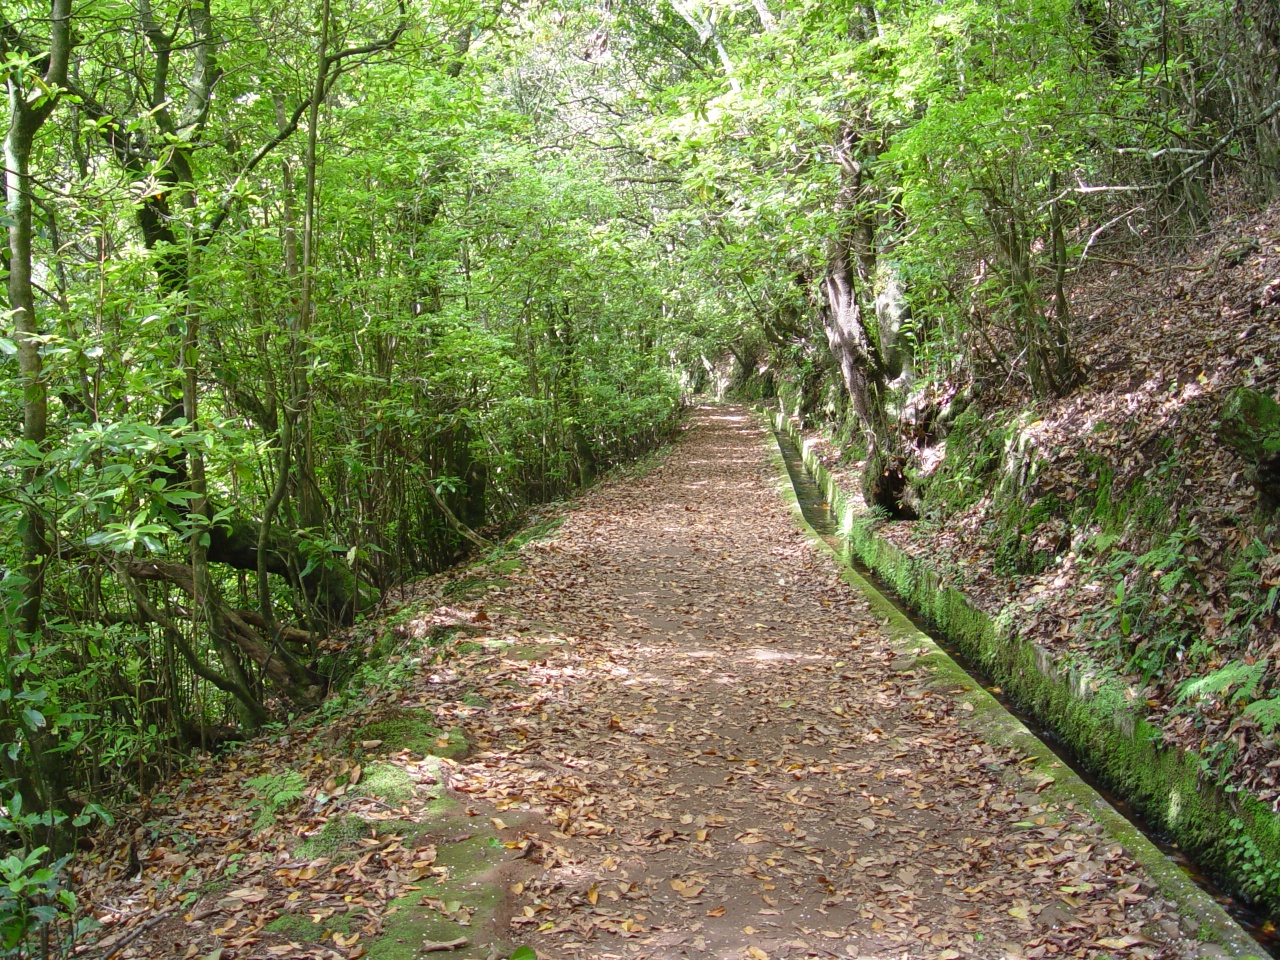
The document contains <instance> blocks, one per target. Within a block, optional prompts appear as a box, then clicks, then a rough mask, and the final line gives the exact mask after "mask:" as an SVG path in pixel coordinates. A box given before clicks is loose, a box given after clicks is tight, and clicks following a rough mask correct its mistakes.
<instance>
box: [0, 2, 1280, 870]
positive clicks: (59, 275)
mask: <svg viewBox="0 0 1280 960" xmlns="http://www.w3.org/2000/svg"><path fill="white" fill-rule="evenodd" d="M0 49H2V50H3V54H4V71H5V83H6V90H7V93H8V96H7V99H6V105H5V110H6V111H7V121H6V124H5V130H6V134H5V143H4V155H5V170H6V173H5V211H6V212H5V219H4V227H5V230H6V231H7V235H8V244H7V246H6V251H5V253H4V263H3V269H4V271H5V273H6V276H7V292H8V298H9V307H8V311H7V314H6V316H7V329H6V331H5V334H4V337H3V339H0V364H2V365H3V366H2V369H0V413H2V414H3V416H4V417H5V419H6V421H7V423H8V428H7V429H6V430H5V431H4V440H3V446H2V447H0V485H2V491H3V496H2V497H0V527H2V529H3V535H2V536H0V551H2V553H0V569H2V570H3V579H2V580H0V605H2V609H3V618H4V638H5V643H6V651H5V671H6V676H5V680H4V683H3V684H0V743H4V744H5V745H6V746H5V749H4V750H3V751H0V762H2V763H3V765H4V771H3V776H2V777H0V779H2V780H3V781H5V782H6V783H7V787H6V791H5V793H6V795H7V796H13V795H19V796H21V797H22V798H23V799H22V803H21V804H19V805H18V806H17V807H16V808H15V807H14V806H13V805H12V804H11V805H10V807H9V810H10V814H11V815H12V817H17V810H19V809H25V810H27V811H29V814H28V818H27V820H25V821H22V824H20V826H22V829H24V830H26V831H27V832H28V834H29V839H30V841H31V844H32V845H34V844H36V843H37V842H38V843H41V844H43V845H45V846H48V847H51V848H53V849H54V850H55V851H58V852H61V851H63V850H66V849H68V846H69V844H70V843H71V840H72V837H73V831H71V830H70V829H68V827H69V825H70V824H69V822H68V821H67V820H66V818H68V817H76V820H77V822H79V823H81V824H83V823H84V822H85V816H86V814H85V811H89V812H90V813H93V812H95V811H97V810H98V809H99V808H98V807H97V804H98V802H99V801H105V800H107V799H109V798H114V797H121V796H130V795H134V796H136V795H140V794H143V793H145V791H146V789H147V785H148V783H150V782H152V781H153V780H154V778H155V777H156V776H158V775H160V774H161V773H162V772H163V771H164V770H166V769H167V768H169V767H170V766H172V764H173V763H175V762H176V760H177V758H179V757H181V756H182V755H184V754H185V753H186V752H188V751H190V750H191V749H194V748H198V747H208V746H212V745H216V744H218V743H220V742H223V741H225V740H229V739H236V738H240V737H242V736H244V735H246V734H247V733H248V732H251V731H253V730H255V729H259V728H261V727H262V726H263V725H265V724H269V723H272V722H277V721H280V720H283V719H285V718H287V717H289V716H290V715H293V714H296V713H298V712H301V711H306V710H310V709H313V708H315V707H316V706H317V705H318V704H319V703H320V702H321V701H322V700H323V698H324V697H325V695H326V693H327V692H328V691H329V690H330V689H331V688H332V687H333V686H334V685H335V684H340V683H342V682H343V681H344V680H345V679H346V678H347V677H349V676H350V675H351V674H352V672H353V671H355V670H356V669H357V667H358V664H359V661H360V659H361V658H362V657H363V656H364V655H365V651H364V650H363V648H356V647H352V646H345V647H341V648H339V647H335V646H334V645H333V644H331V643H329V642H328V638H330V637H331V636H333V635H334V634H335V631H337V632H340V631H342V630H343V629H345V628H347V627H349V625H350V624H352V623H353V622H354V621H355V620H356V619H357V618H359V617H360V616H362V615H363V614H365V613H367V612H369V611H371V610H375V609H377V607H378V605H379V603H380V600H381V598H382V597H383V596H384V594H385V593H386V592H387V591H389V590H391V589H392V588H394V587H395V586H397V585H399V584H401V583H403V582H405V581H407V580H408V579H410V578H412V577H414V576H416V575H421V574H423V573H428V572H431V571H436V570H440V569H442V568H444V567H446V566H448V565H449V564H451V563H454V562H456V561H457V560H458V559H459V558H460V557H461V556H463V555H464V554H466V553H467V552H468V551H472V552H474V551H484V550H487V549H490V548H491V546H492V541H493V540H494V538H496V537H499V536H501V535H502V533H503V532H504V531H505V530H507V529H509V527H510V526H511V525H512V524H514V523H516V522H518V520H519V518H520V517H521V516H522V515H523V513H524V512H525V511H526V510H527V509H528V508H529V507H530V506H531V505H535V504H539V503H543V502H546V501H549V500H552V499H556V498H560V497H563V496H565V495H566V494H568V493H569V492H571V491H573V490H574V489H576V488H579V487H581V486H583V485H585V484H588V483H590V482H592V481H593V479H594V478H595V477H597V476H598V475H599V474H600V473H601V472H602V471H604V470H606V469H608V468H609V467H611V466H612V465H615V464H618V463H621V462H624V461H627V460H629V459H631V458H634V457H635V456H637V455H639V454H641V453H643V452H645V451H648V450H651V449H653V448H654V447H655V446H657V445H659V444H660V443H662V442H663V441H664V440H665V439H666V438H667V437H668V436H669V435H670V434H671V432H672V430H673V429H674V428H675V426H676V425H677V423H678V418H679V415H680V411H681V405H682V399H683V398H684V397H686V396H688V395H689V394H690V393H691V392H694V391H699V390H705V389H711V388H716V387H717V386H718V387H719V388H721V389H723V388H724V387H726V386H729V387H734V388H737V389H739V390H740V391H744V392H746V393H748V394H752V395H754V396H759V397H766V398H771V397H773V396H775V395H776V394H777V393H778V392H779V391H780V390H781V391H790V394H791V395H792V396H793V397H794V398H795V399H796V402H797V404H798V406H799V407H800V408H802V409H803V410H804V411H806V412H814V411H823V412H824V414H825V415H828V416H831V417H834V418H836V419H846V420H847V422H848V423H849V424H850V425H851V430H852V440H851V442H852V444H853V445H854V446H856V447H857V448H858V450H859V451H860V453H861V454H862V456H863V457H864V459H865V461H866V463H867V467H866V469H865V474H864V483H863V486H864V492H865V495H866V497H867V499H868V501H869V502H871V503H873V504H877V505H879V506H880V507H882V508H883V509H884V510H885V511H887V512H888V513H890V514H892V515H900V516H909V515H912V513H913V511H914V510H915V505H914V502H913V499H912V494H911V490H910V484H909V482H908V481H909V475H910V472H911V466H912V465H911V457H912V451H911V448H910V442H909V441H910V439H911V436H912V431H913V430H917V429H920V424H921V423H924V422H937V421H939V420H945V419H946V418H954V417H955V416H956V415H958V412H959V411H960V410H961V409H962V407H963V405H964V404H965V403H966V402H968V400H969V399H971V398H972V396H973V390H974V387H975V385H979V386H981V385H982V384H993V383H994V384H998V385H999V389H1002V390H1006V391H1015V392H1021V393H1023V394H1024V395H1025V396H1027V397H1029V398H1031V399H1032V400H1033V401H1034V400H1037V399H1047V398H1054V397H1061V396H1063V395H1066V394H1069V393H1070V392H1071V391H1072V390H1073V389H1075V388H1076V387H1077V386H1078V384H1079V383H1080V382H1081V380H1082V378H1084V377H1086V376H1087V375H1088V372H1087V370H1086V369H1084V367H1083V366H1082V364H1081V363H1080V361H1079V357H1078V355H1077V352H1076V350H1075V348H1074V345H1075V342H1076V337H1077V333H1078V328H1079V322H1080V318H1079V317H1078V316H1077V314H1076V312H1075V311H1073V308H1072V303H1071V298H1070V295H1069V288H1070V285H1071V282H1072V279H1073V278H1074V277H1075V276H1076V275H1077V274H1078V273H1079V272H1080V271H1081V270H1083V269H1086V268H1087V267H1088V265H1089V264H1091V263H1098V262H1105V261H1107V260H1120V261H1123V260H1125V259H1126V257H1127V256H1128V254H1127V253H1126V251H1128V250H1130V249H1131V248H1133V247H1134V246H1135V245H1150V244H1165V245H1170V246H1172V245H1175V244H1176V243H1177V242H1179V238H1180V237H1181V236H1182V235H1183V234H1184V233H1185V232H1186V230H1187V225H1188V224H1196V223H1198V222H1202V221H1203V218H1205V217H1206V216H1207V212H1208V209H1209V201H1210V197H1211V196H1212V195H1213V191H1214V190H1215V189H1216V188H1217V187H1218V185H1220V184H1222V183H1224V182H1230V183H1232V184H1233V185H1234V186H1235V188H1236V189H1238V190H1241V191H1243V192H1244V193H1246V194H1247V195H1248V196H1251V197H1254V198H1257V199H1261V198H1263V197H1266V196H1269V195H1270V194H1271V193H1272V192H1273V191H1274V189H1275V186H1276V177H1277V171H1278V170H1280V167H1277V157H1278V153H1277V147H1278V145H1280V140H1278V139H1277V135H1278V133H1280V127H1278V126H1277V116H1278V115H1280V86H1278V84H1277V80H1278V76H1277V74H1278V71H1280V14H1277V10H1276V7H1275V5H1274V3H1271V2H1269V0H1233V2H1231V3H1227V2H1214V0H1165V2H1162V3H1159V4H1155V3H1148V2H1145V0H962V2H955V3H950V2H948V3H945V4H940V3H936V2H917V0H894V2H885V0H873V2H822V3H817V2H812V0H750V2H743V0H670V2H669V3H668V2H653V3H649V2H631V0H611V2H609V3H576V2H571V0H566V2H547V3H529V4H493V3H487V2H480V3H473V2H471V0H445V2H441V3H421V2H416V0H396V2H383V0H367V2H366V0H314V2H308V3H304V4H296V3H283V2H278V0H268V2H266V3H255V4H246V3H242V2H240V0H216V2H215V0H194V2H181V3H179V2H173V0H50V2H47V3H25V2H21V3H20V2H4V3H3V4H0ZM24 805H25V806H24ZM12 817H11V818H12ZM23 824H24V826H23Z"/></svg>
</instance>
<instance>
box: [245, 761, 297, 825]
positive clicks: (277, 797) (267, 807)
mask: <svg viewBox="0 0 1280 960" xmlns="http://www.w3.org/2000/svg"><path fill="white" fill-rule="evenodd" d="M244 785H245V786H246V787H248V788H249V789H250V790H252V791H253V792H254V795H255V797H256V799H255V801H254V803H255V804H256V805H258V806H261V807H262V812H261V813H260V814H259V815H258V820H257V822H256V823H255V824H254V826H255V827H256V828H257V829H258V830H262V829H265V828H266V827H269V826H271V824H273V823H275V821H276V814H278V813H280V812H281V811H282V810H284V809H286V808H288V807H289V806H291V805H292V804H294V803H296V802H297V801H299V800H301V799H302V798H303V797H305V796H306V788H307V781H306V780H305V779H304V778H303V776H302V774H300V773H298V771H296V770H286V771H285V772H284V773H266V774H263V775H262V776H260V777H253V778H251V779H249V780H246V781H245V782H244Z"/></svg>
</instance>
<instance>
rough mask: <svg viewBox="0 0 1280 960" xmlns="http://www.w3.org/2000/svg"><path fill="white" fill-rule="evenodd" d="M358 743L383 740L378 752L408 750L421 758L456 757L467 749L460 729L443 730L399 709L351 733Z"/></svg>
mask: <svg viewBox="0 0 1280 960" xmlns="http://www.w3.org/2000/svg"><path fill="white" fill-rule="evenodd" d="M352 740H353V741H354V742H355V743H360V742H362V741H369V740H381V741H382V744H381V745H380V746H379V747H377V748H375V749H376V750H378V751H379V752H383V753H385V752H387V751H394V750H408V751H409V752H411V753H414V754H417V755H418V756H420V757H457V756H461V755H462V754H464V753H465V752H466V750H467V742H466V738H465V737H464V736H463V735H462V732H461V731H459V730H450V731H447V732H446V731H443V730H441V729H440V728H439V727H437V726H435V725H434V724H433V723H431V721H429V720H428V719H426V715H425V714H424V713H422V712H421V711H414V710H396V711H393V712H392V713H390V714H387V715H385V716H384V717H383V718H381V719H379V720H376V721H374V722H373V723H369V724H365V725H364V726H363V727H360V728H358V729H357V730H356V731H355V732H354V733H353V734H352Z"/></svg>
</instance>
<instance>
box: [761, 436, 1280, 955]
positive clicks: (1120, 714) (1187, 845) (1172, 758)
mask: <svg viewBox="0 0 1280 960" xmlns="http://www.w3.org/2000/svg"><path fill="white" fill-rule="evenodd" d="M770 416H771V417H772V426H773V427H774V429H775V431H776V432H777V433H779V434H781V435H784V436H786V437H788V438H789V439H790V440H791V441H792V443H794V444H795V446H796V447H797V449H798V450H799V451H800V453H801V456H802V459H803V462H804V465H805V468H806V469H807V470H808V472H809V475H810V477H811V478H812V479H813V480H814V481H815V482H816V484H817V485H818V487H819V489H820V490H821V491H822V492H823V494H824V495H825V497H826V499H827V503H828V505H829V506H830V509H831V512H832V515H833V517H834V518H835V520H836V522H837V524H838V531H839V534H838V542H839V544H840V545H841V546H842V547H843V549H844V551H846V552H845V554H844V556H843V557H842V558H841V559H844V560H845V561H846V562H847V561H848V559H849V557H850V555H851V556H852V557H856V558H857V559H858V560H860V561H861V562H862V564H863V565H864V566H865V567H866V568H867V569H869V570H870V571H871V572H872V573H873V574H874V575H875V576H876V577H878V578H879V579H880V580H881V581H882V582H883V583H885V584H887V585H888V586H889V587H890V588H891V589H892V590H893V592H894V593H896V594H897V595H898V597H900V598H901V599H902V600H903V601H905V605H906V606H907V607H909V608H910V609H911V610H912V611H913V612H914V613H915V614H916V615H917V616H919V617H920V618H922V619H923V620H924V621H925V622H926V623H928V624H929V626H930V627H931V628H932V629H934V630H935V631H937V633H938V634H939V635H940V636H942V637H943V638H945V640H946V641H947V642H949V643H951V644H953V645H954V646H955V647H956V648H957V649H958V650H960V651H961V653H962V654H963V655H964V656H965V657H966V658H967V659H968V660H970V661H971V662H973V663H975V664H978V665H980V667H981V669H982V671H983V672H984V673H985V674H986V675H987V676H988V677H990V678H991V679H992V680H993V681H994V682H995V683H997V684H999V685H1000V686H1001V687H1002V689H1003V691H1004V692H1005V694H1006V695H1007V696H1008V697H1009V698H1010V699H1011V700H1012V701H1013V702H1014V703H1016V704H1017V705H1018V706H1019V708H1020V709H1023V710H1025V711H1026V713H1027V714H1028V715H1029V716H1031V717H1032V718H1034V719H1035V721H1036V722H1037V723H1038V724H1040V725H1041V726H1042V727H1043V728H1044V729H1045V730H1046V731H1049V732H1050V733H1051V734H1052V735H1053V736H1054V737H1056V738H1057V739H1059V740H1060V741H1061V742H1062V743H1063V744H1065V745H1067V746H1068V747H1069V749H1070V750H1071V752H1073V753H1074V754H1075V755H1076V756H1077V757H1082V758H1085V764H1086V766H1087V767H1088V768H1089V769H1090V771H1091V772H1092V773H1093V774H1094V775H1095V776H1096V777H1097V778H1098V780H1099V781H1100V782H1101V783H1103V784H1105V785H1106V786H1107V787H1108V789H1110V790H1112V791H1113V792H1114V793H1115V795H1116V796H1117V797H1119V798H1120V799H1122V800H1124V801H1125V802H1127V803H1130V804H1131V805H1132V806H1133V807H1134V808H1135V809H1137V810H1139V811H1141V812H1142V814H1143V816H1144V817H1145V818H1146V819H1147V820H1148V822H1150V823H1152V824H1154V825H1155V826H1156V827H1157V828H1158V829H1160V830H1162V831H1164V832H1166V834H1167V835H1168V836H1169V837H1171V838H1173V839H1174V840H1175V841H1176V842H1177V843H1178V844H1179V845H1180V846H1181V847H1182V848H1183V849H1184V850H1187V851H1188V852H1190V853H1191V854H1192V855H1193V856H1194V857H1195V858H1196V859H1197V860H1199V861H1200V862H1201V863H1203V864H1205V865H1206V866H1207V867H1208V868H1209V869H1211V870H1213V871H1214V872H1215V873H1216V874H1220V875H1222V876H1225V877H1228V878H1238V880H1237V886H1238V887H1239V888H1240V889H1243V890H1248V892H1249V893H1250V894H1251V895H1252V897H1253V898H1254V899H1255V901H1256V902H1257V903H1258V904H1259V905H1262V906H1263V907H1265V909H1267V910H1268V911H1270V913H1271V915H1272V916H1277V915H1280V817H1278V816H1277V815H1276V814H1275V813H1274V812H1273V811H1272V810H1271V808H1270V806H1268V805H1266V804H1263V803H1261V802H1260V801H1258V800H1256V799H1254V798H1253V797H1249V796H1242V795H1240V794H1231V793H1228V792H1226V791H1225V790H1223V789H1222V788H1221V787H1220V786H1218V785H1217V784H1215V783H1214V782H1213V781H1212V780H1211V779H1210V777H1209V776H1208V775H1207V774H1206V773H1205V772H1204V764H1203V763H1202V761H1201V758H1200V757H1199V756H1198V755H1197V754H1195V753H1194V752H1192V751H1188V750H1182V749H1175V748H1168V747H1164V746H1161V745H1160V736H1159V731H1158V730H1157V729H1156V728H1155V727H1154V726H1152V725H1151V724H1150V723H1148V722H1147V721H1146V719H1145V718H1144V708H1145V704H1144V703H1142V702H1141V701H1137V700H1135V696H1134V693H1133V692H1132V691H1131V690H1130V689H1129V688H1128V687H1127V685H1126V684H1125V683H1124V682H1123V679H1122V678H1120V677H1118V676H1115V675H1108V674H1107V673H1106V672H1105V671H1103V670H1101V669H1100V668H1099V667H1098V666H1097V665H1095V664H1089V663H1084V662H1071V661H1065V662H1064V661H1063V660H1062V659H1060V658H1058V657H1056V656H1055V655H1054V654H1053V653H1051V652H1050V651H1049V650H1047V649H1045V648H1043V647H1041V646H1039V645H1038V644H1035V643H1032V642H1030V641H1027V640H1024V639H1021V638H1019V637H1018V636H1017V633H1016V629H1015V624H1014V623H1012V622H1011V621H1010V620H1009V619H1008V618H1007V617H1005V616H1004V615H1003V614H1002V615H1001V616H1000V617H994V618H993V617H991V616H989V615H988V614H986V613H984V612H982V611H981V610H979V609H977V607H975V606H974V605H973V604H972V603H971V602H970V601H969V600H968V598H966V597H965V596H964V594H962V593H961V592H960V591H959V590H956V589H955V588H954V587H951V586H949V585H948V584H946V582H945V581H944V580H943V579H942V578H941V577H940V576H939V575H938V573H937V572H936V571H935V570H934V569H932V568H931V567H930V566H929V565H928V564H927V563H926V562H924V561H922V560H920V559H917V558H915V557H912V556H910V555H908V554H906V553H905V552H903V551H902V550H900V549H898V548H897V547H896V546H894V545H893V544H892V543H889V542H888V541H886V540H884V539H881V538H880V537H878V536H877V535H876V532H875V531H876V526H877V520H876V519H875V518H874V517H873V516H872V515H870V514H869V513H867V512H865V511H860V510H856V509H855V507H854V505H853V503H852V502H851V498H850V497H848V496H846V494H845V492H844V491H843V490H842V489H841V488H840V486H839V485H838V484H837V483H836V481H835V479H834V478H833V477H832V476H831V474H830V473H829V472H828V471H827V469H826V468H825V467H824V466H823V465H822V463H821V461H820V460H819V459H818V457H817V456H816V455H815V454H814V453H813V451H812V449H811V448H810V446H809V445H808V444H807V443H806V442H805V441H804V440H803V438H802V437H801V436H800V434H799V432H798V430H797V429H796V427H795V425H794V424H793V423H792V421H791V420H790V418H788V417H786V416H784V415H782V414H776V413H771V414H770ZM855 576H856V575H855ZM858 580H859V581H860V582H861V583H865V581H863V580H862V578H858ZM866 586H867V588H868V589H870V590H871V591H872V592H874V593H877V595H878V591H876V590H875V587H874V586H871V585H870V584H866ZM881 599H884V598H883V597H882V598H881ZM885 602H886V603H887V602H888V601H887V600H886V601H885ZM899 616H900V613H899ZM903 619H905V618H903ZM908 623H909V621H908ZM917 632H918V631H917ZM921 636H923V635H921ZM930 643H931V641H930ZM935 649H936V648H935ZM938 653H939V654H940V655H941V656H945V654H942V653H941V651H940V650H938ZM931 659H932V658H931ZM947 659H948V662H951V663H952V665H953V666H954V669H955V670H957V671H958V670H960V668H959V666H958V665H955V664H954V662H953V661H950V660H949V658H947ZM966 676H967V675H966ZM993 703H994V701H993ZM997 707H998V704H997ZM998 709H999V710H1000V712H1001V713H1003V714H1004V715H1005V716H1007V717H1009V719H1010V720H1011V721H1013V722H1014V723H1016V724H1018V726H1021V724H1020V723H1018V721H1017V720H1016V719H1015V718H1013V717H1012V715H1010V714H1008V712H1007V711H1005V710H1004V708H1003V707H998ZM1028 735H1029V734H1028ZM1071 777H1072V779H1074V780H1075V781H1076V783H1077V784H1078V785H1079V788H1082V789H1083V790H1084V791H1087V793H1088V794H1091V795H1092V796H1093V797H1094V798H1095V799H1096V803H1095V804H1094V805H1095V807H1097V806H1098V805H1101V806H1104V807H1105V808H1106V811H1109V815H1107V814H1104V815H1103V816H1102V817H1100V819H1101V820H1102V821H1103V822H1104V826H1106V827H1107V828H1108V831H1109V832H1111V833H1112V834H1113V835H1114V836H1116V837H1117V839H1120V840H1121V842H1122V843H1124V845H1125V846H1126V848H1128V849H1129V851H1130V853H1131V854H1132V855H1133V856H1134V857H1135V859H1138V860H1139V861H1140V862H1142V863H1143V864H1144V866H1146V867H1147V868H1148V872H1149V873H1151V874H1152V876H1153V877H1154V878H1156V880H1157V882H1158V883H1160V885H1161V886H1162V887H1163V888H1164V891H1165V894H1166V895H1167V896H1169V897H1171V898H1173V899H1175V900H1178V901H1179V902H1180V904H1181V907H1182V910H1183V912H1184V914H1189V915H1192V916H1195V917H1198V920H1197V921H1193V924H1192V925H1193V926H1196V925H1199V924H1201V923H1203V924H1204V925H1205V927H1206V928H1207V929H1205V930H1203V931H1202V932H1201V934H1200V935H1201V936H1202V937H1205V938H1206V939H1210V940H1215V941H1217V942H1218V943H1220V944H1221V945H1222V946H1223V947H1226V948H1227V950H1228V955H1230V956H1251V955H1257V954H1258V953H1260V950H1259V948H1258V947H1257V946H1256V945H1255V944H1253V942H1252V940H1249V939H1248V938H1247V936H1246V935H1245V934H1244V933H1243V931H1242V930H1241V928H1240V927H1239V926H1238V925H1237V924H1236V923H1235V922H1234V921H1232V920H1230V918H1229V917H1227V915H1226V914H1225V912H1223V911H1222V909H1221V908H1220V907H1219V906H1218V904H1216V903H1215V902H1214V901H1213V900H1212V899H1211V898H1210V897H1209V896H1208V895H1207V894H1205V893H1204V892H1203V891H1201V890H1200V889H1199V888H1198V887H1196V886H1195V885H1194V884H1193V883H1192V882H1191V881H1190V879H1188V878H1187V876H1186V875H1185V874H1184V873H1183V872H1182V870H1181V868H1179V867H1178V866H1176V865H1175V864H1174V863H1173V862H1172V861H1170V860H1169V859H1168V858H1167V857H1166V856H1165V855H1164V854H1163V853H1161V852H1160V851H1159V850H1158V849H1157V848H1156V847H1155V846H1154V845H1153V844H1151V842H1150V841H1149V840H1147V838H1146V837H1145V836H1143V835H1142V834H1141V833H1140V832H1138V831H1137V830H1136V828H1134V827H1133V826H1132V825H1131V824H1129V823H1128V821H1126V820H1124V818H1123V817H1121V816H1120V815H1119V814H1118V813H1116V812H1115V810H1114V808H1112V807H1111V806H1110V805H1109V804H1107V803H1106V802H1105V801H1104V800H1103V799H1102V798H1101V797H1099V796H1098V795H1097V793H1096V791H1094V790H1093V789H1092V788H1091V787H1089V786H1088V785H1087V784H1085V783H1084V782H1083V781H1081V780H1079V778H1078V777H1075V776H1074V774H1071ZM1116 821H1119V822H1116ZM1126 828H1127V829H1126ZM1135 836H1136V839H1135ZM1157 861H1158V862H1157ZM1175 874H1176V876H1175ZM1251 878H1252V879H1251ZM1242 936H1245V937H1246V942H1242V941H1241V940H1240V937H1242Z"/></svg>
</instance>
